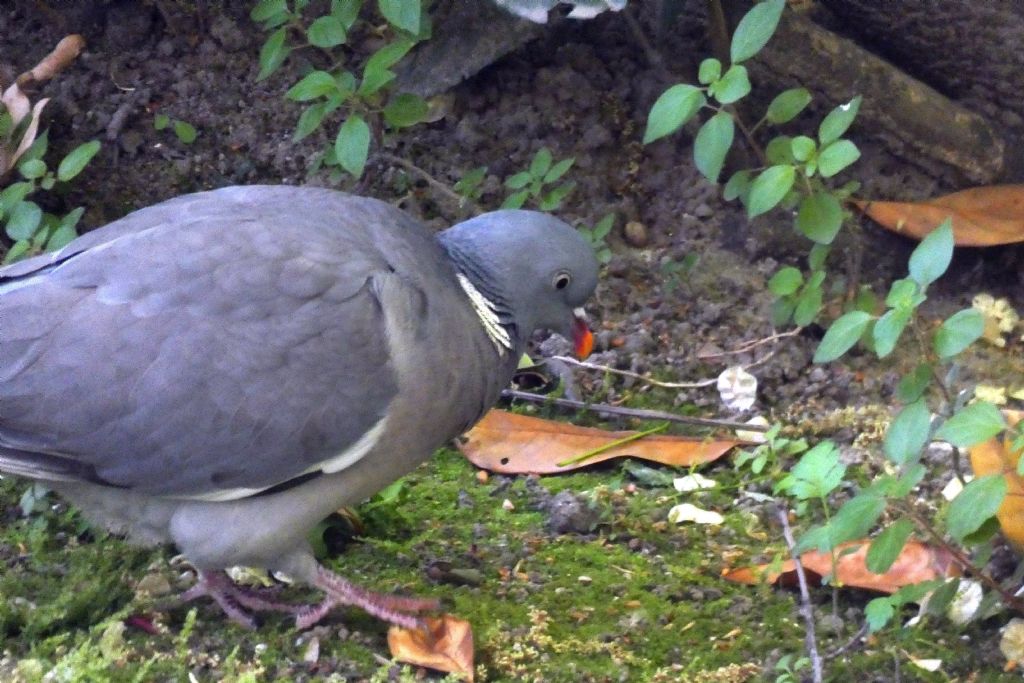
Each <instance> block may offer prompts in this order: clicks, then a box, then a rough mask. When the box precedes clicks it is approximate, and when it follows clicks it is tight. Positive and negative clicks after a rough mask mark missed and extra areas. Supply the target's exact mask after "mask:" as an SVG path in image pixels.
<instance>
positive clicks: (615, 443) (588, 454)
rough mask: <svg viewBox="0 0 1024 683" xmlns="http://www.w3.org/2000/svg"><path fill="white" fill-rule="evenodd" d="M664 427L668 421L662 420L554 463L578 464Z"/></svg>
mask: <svg viewBox="0 0 1024 683" xmlns="http://www.w3.org/2000/svg"><path fill="white" fill-rule="evenodd" d="M666 429H668V422H662V423H661V424H660V425H657V426H656V427H651V428H650V429H645V430H643V431H640V432H637V433H636V434H630V435H629V436H624V437H622V438H621V439H615V440H614V441H609V442H608V443H606V444H605V445H603V446H598V447H597V448H592V449H590V450H589V451H586V452H585V453H580V454H579V455H574V456H573V457H571V458H567V459H566V460H563V461H562V462H559V463H556V464H557V465H558V466H559V467H568V466H569V465H578V464H579V463H581V462H584V461H585V460H590V459H591V458H593V457H594V456H595V455H600V454H601V453H604V452H605V451H610V450H611V449H613V448H616V447H617V446H621V445H623V444H627V443H630V442H632V441H638V440H640V439H642V438H644V437H645V436H650V435H651V434H657V433H658V432H663V431H665V430H666Z"/></svg>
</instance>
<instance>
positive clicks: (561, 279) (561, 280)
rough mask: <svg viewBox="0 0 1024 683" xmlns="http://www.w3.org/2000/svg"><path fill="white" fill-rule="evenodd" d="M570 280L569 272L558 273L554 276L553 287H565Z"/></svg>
mask: <svg viewBox="0 0 1024 683" xmlns="http://www.w3.org/2000/svg"><path fill="white" fill-rule="evenodd" d="M570 282H572V277H571V276H570V275H569V273H559V274H558V275H556V276H555V280H554V285H555V289H565V288H566V287H568V286H569V283H570Z"/></svg>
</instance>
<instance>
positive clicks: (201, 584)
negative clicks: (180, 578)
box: [181, 570, 302, 630]
mask: <svg viewBox="0 0 1024 683" xmlns="http://www.w3.org/2000/svg"><path fill="white" fill-rule="evenodd" d="M275 594H276V591H274V590H273V589H258V588H246V587H244V586H239V585H237V584H236V583H234V582H233V581H232V580H231V579H230V578H228V576H227V574H225V573H224V572H219V571H217V572H207V571H203V570H199V571H198V578H197V580H196V585H194V586H192V587H191V588H189V589H188V590H187V591H185V592H184V593H182V594H181V600H182V602H188V601H190V600H195V599H196V598H201V597H204V596H205V597H210V598H213V600H214V601H215V602H216V603H217V604H218V605H220V608H221V609H222V610H224V613H225V614H227V615H228V616H229V617H230V618H231V620H232V621H234V622H235V623H236V624H238V625H239V626H241V627H242V628H246V629H250V630H251V629H254V628H256V620H255V619H253V618H252V616H251V615H250V614H249V613H248V612H247V611H246V610H249V611H253V612H285V613H288V614H297V613H298V612H300V611H302V607H301V606H299V605H291V604H288V603H285V602H278V601H277V600H272V599H269V596H272V595H275Z"/></svg>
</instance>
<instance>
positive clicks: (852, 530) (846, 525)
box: [822, 493, 885, 550]
mask: <svg viewBox="0 0 1024 683" xmlns="http://www.w3.org/2000/svg"><path fill="white" fill-rule="evenodd" d="M884 511H885V498H882V497H881V496H875V495H871V494H867V493H861V494H859V495H857V496H854V497H853V498H851V499H850V500H848V501H846V502H845V503H843V505H842V507H840V508H839V510H838V511H837V512H836V514H835V515H834V516H833V517H832V519H831V520H830V521H829V523H828V524H827V525H826V528H827V529H828V540H829V546H828V547H827V548H822V550H831V549H832V548H835V547H836V546H838V545H839V544H841V543H846V542H848V541H855V540H857V539H860V538H864V537H865V536H867V535H868V532H870V531H871V528H872V527H873V526H875V524H877V523H878V518H879V517H881V516H882V513H883V512H884Z"/></svg>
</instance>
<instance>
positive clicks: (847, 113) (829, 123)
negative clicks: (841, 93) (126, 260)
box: [818, 95, 863, 147]
mask: <svg viewBox="0 0 1024 683" xmlns="http://www.w3.org/2000/svg"><path fill="white" fill-rule="evenodd" d="M862 99H863V98H861V96H860V95H857V96H856V97H854V98H853V99H852V100H850V101H849V102H847V103H846V104H840V105H839V106H838V107H836V108H835V109H833V110H832V111H830V112H829V113H828V116H826V117H825V118H824V119H822V121H821V125H820V126H818V142H819V143H820V144H821V146H822V147H824V146H825V145H828V144H830V143H832V142H834V141H836V140H838V139H839V138H841V137H842V136H843V133H845V132H846V131H847V129H849V127H850V125H851V124H852V123H853V120H854V119H855V118H857V112H858V111H859V110H860V103H861V100H862Z"/></svg>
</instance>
